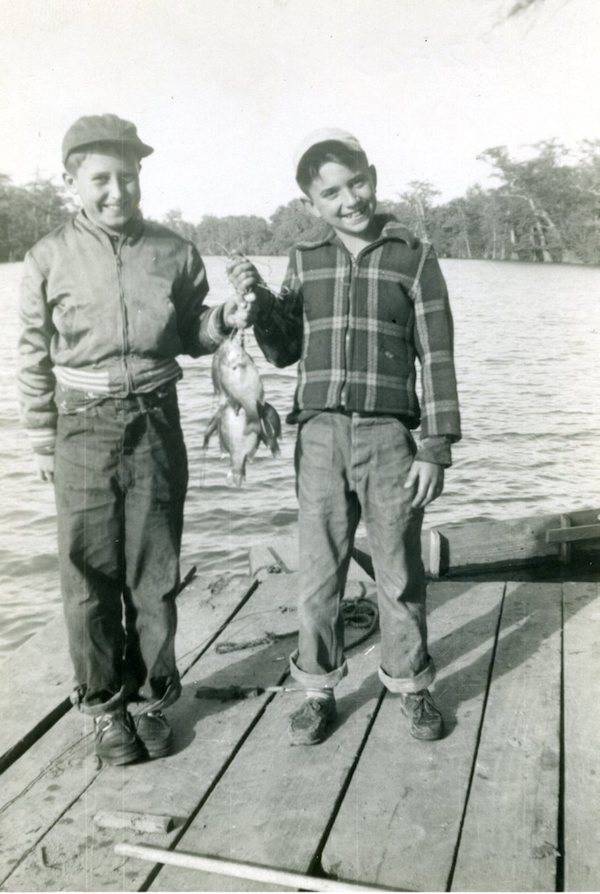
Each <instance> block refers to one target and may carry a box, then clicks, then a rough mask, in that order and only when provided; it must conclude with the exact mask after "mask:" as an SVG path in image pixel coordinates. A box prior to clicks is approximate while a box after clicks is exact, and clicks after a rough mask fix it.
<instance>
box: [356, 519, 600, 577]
mask: <svg viewBox="0 0 600 894" xmlns="http://www.w3.org/2000/svg"><path fill="white" fill-rule="evenodd" d="M598 516H599V512H598V509H585V510H580V511H577V512H570V513H569V519H570V521H571V524H572V525H574V526H580V525H583V526H586V525H592V524H594V523H595V522H596V521H598ZM560 519H561V516H560V515H542V516H532V517H528V518H517V519H503V520H500V521H497V520H494V519H477V518H476V519H471V520H470V521H466V522H456V523H454V524H448V525H438V526H436V528H435V532H438V533H439V535H441V543H440V550H441V561H440V566H441V568H440V570H441V574H442V575H443V574H445V573H446V572H448V571H451V572H452V573H453V574H456V573H458V572H463V573H468V572H477V571H482V570H484V569H487V570H493V569H501V568H511V567H520V566H524V565H528V564H534V563H535V562H539V561H541V560H543V559H544V558H553V559H556V560H558V558H559V555H560V548H559V545H557V544H555V543H547V542H546V532H547V531H548V530H549V529H552V528H559V527H560ZM574 536H576V535H574ZM430 539H431V532H430V530H429V529H428V528H427V529H425V530H424V531H423V534H422V537H421V549H422V553H423V564H424V566H425V571H426V572H427V573H428V574H433V573H434V572H435V570H436V569H433V568H432V567H431V556H432V550H431V544H430ZM355 547H356V550H357V554H356V558H357V559H358V561H359V562H361V564H363V567H365V568H366V569H367V570H368V571H369V573H371V570H372V565H371V564H370V552H371V551H370V547H369V544H368V541H367V539H366V538H362V537H361V538H357V540H356V543H355ZM573 547H576V548H577V550H578V551H580V552H582V553H583V552H585V551H591V552H598V551H600V541H599V540H589V541H580V542H577V543H574V544H573Z"/></svg>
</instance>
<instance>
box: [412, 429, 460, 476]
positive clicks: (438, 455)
mask: <svg viewBox="0 0 600 894" xmlns="http://www.w3.org/2000/svg"><path fill="white" fill-rule="evenodd" d="M450 444H451V441H450V438H447V437H446V436H445V435H432V436H431V437H429V438H423V439H422V441H421V443H420V444H419V447H418V449H417V453H416V456H415V459H418V460H421V462H425V463H435V464H436V465H438V466H442V467H443V468H445V469H447V468H449V466H451V465H452V448H451V446H450Z"/></svg>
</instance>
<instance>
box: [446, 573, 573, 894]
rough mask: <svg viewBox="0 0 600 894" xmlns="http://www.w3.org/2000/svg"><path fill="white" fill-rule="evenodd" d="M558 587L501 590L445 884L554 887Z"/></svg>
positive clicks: (476, 888)
mask: <svg viewBox="0 0 600 894" xmlns="http://www.w3.org/2000/svg"><path fill="white" fill-rule="evenodd" d="M561 593H562V588H561V585H560V584H533V583H526V584H525V583H524V584H515V583H512V584H509V585H508V587H507V592H506V596H505V599H504V607H503V611H502V622H501V629H500V635H499V638H498V646H497V650H496V658H495V662H494V670H493V676H492V682H491V686H490V692H489V696H488V701H487V705H486V710H485V718H484V723H483V729H482V734H481V739H480V744H479V750H478V754H477V761H476V764H475V772H474V775H473V784H472V787H471V792H470V797H469V802H468V805H467V811H466V814H465V820H464V824H463V829H462V835H461V840H460V847H459V850H458V857H457V862H456V869H455V873H454V878H453V884H452V889H453V890H459V891H481V890H486V891H554V890H555V885H556V855H557V846H558V798H559V754H560V667H561V660H560V653H561V626H562V616H561Z"/></svg>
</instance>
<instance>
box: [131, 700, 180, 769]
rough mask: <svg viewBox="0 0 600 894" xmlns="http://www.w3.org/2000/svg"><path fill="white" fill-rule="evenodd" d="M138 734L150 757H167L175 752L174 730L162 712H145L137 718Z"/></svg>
mask: <svg viewBox="0 0 600 894" xmlns="http://www.w3.org/2000/svg"><path fill="white" fill-rule="evenodd" d="M135 726H136V730H137V734H138V736H139V737H140V739H141V740H142V742H143V743H144V745H145V746H146V751H147V752H148V757H152V758H155V757H166V756H167V755H168V754H171V752H172V751H173V730H172V729H171V727H170V726H169V721H168V720H167V718H166V717H165V715H164V714H163V712H162V711H145V712H144V713H143V714H138V715H137V717H136V718H135Z"/></svg>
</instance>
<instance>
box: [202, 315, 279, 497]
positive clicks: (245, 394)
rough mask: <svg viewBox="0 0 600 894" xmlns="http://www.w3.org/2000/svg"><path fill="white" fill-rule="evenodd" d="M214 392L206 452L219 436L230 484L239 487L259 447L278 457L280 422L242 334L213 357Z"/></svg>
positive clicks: (232, 336) (235, 336)
mask: <svg viewBox="0 0 600 894" xmlns="http://www.w3.org/2000/svg"><path fill="white" fill-rule="evenodd" d="M212 381H213V389H214V392H215V395H216V397H217V400H218V406H217V410H216V412H215V413H214V415H213V416H212V418H211V419H210V420H209V423H208V426H207V429H206V432H205V434H204V439H203V448H204V449H206V448H207V447H208V445H209V443H210V439H211V437H212V435H213V434H214V433H215V432H218V435H219V442H220V444H221V449H222V451H223V452H224V453H228V454H229V458H230V463H231V469H230V471H229V474H228V476H227V480H228V482H229V483H232V484H234V485H235V486H236V487H241V486H242V484H243V483H244V481H245V478H246V465H247V463H248V462H249V461H250V460H251V459H252V457H253V456H254V454H255V453H256V451H257V450H258V447H259V445H260V444H261V443H264V444H266V445H267V446H268V447H269V449H270V451H271V453H272V455H273V456H278V455H279V441H278V438H279V437H280V435H281V420H280V418H279V414H278V412H277V410H276V409H275V407H273V406H271V404H269V403H267V401H266V400H265V393H264V388H263V383H262V381H261V378H260V373H259V371H258V368H257V366H256V364H255V363H254V360H253V359H252V357H251V356H250V354H248V352H247V351H246V349H245V347H244V334H243V330H242V329H237V330H236V331H235V332H234V333H233V334H232V335H231V336H230V337H229V338H228V339H226V340H225V341H224V342H223V343H222V344H221V345H220V346H219V347H218V348H217V350H216V351H215V353H214V354H213V361H212Z"/></svg>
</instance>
